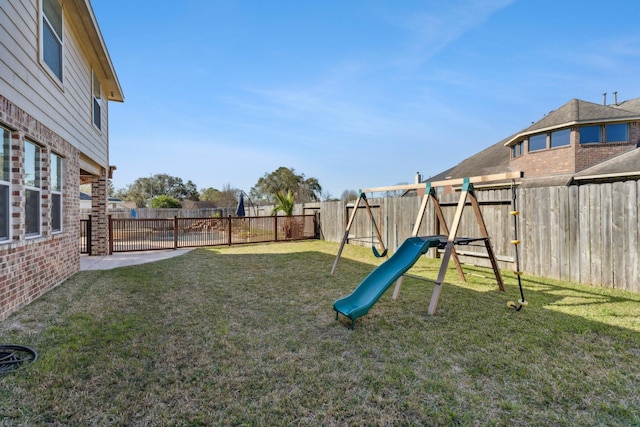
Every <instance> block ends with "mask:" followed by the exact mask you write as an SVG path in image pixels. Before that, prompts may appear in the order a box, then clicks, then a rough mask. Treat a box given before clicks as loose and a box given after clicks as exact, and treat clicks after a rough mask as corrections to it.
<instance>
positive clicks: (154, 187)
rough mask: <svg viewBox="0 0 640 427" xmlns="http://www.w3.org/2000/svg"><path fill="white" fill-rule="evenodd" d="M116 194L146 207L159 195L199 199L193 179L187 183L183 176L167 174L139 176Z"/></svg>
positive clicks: (178, 198) (179, 198) (180, 198)
mask: <svg viewBox="0 0 640 427" xmlns="http://www.w3.org/2000/svg"><path fill="white" fill-rule="evenodd" d="M116 195H117V196H118V197H120V198H121V199H123V200H125V201H127V202H135V203H136V206H138V207H145V206H146V205H147V203H148V202H149V201H150V200H152V199H153V198H154V197H157V196H163V195H165V196H170V197H173V198H174V199H177V200H198V199H199V193H198V189H197V187H196V185H195V184H194V183H193V182H192V181H187V183H186V184H185V183H184V182H183V181H182V178H177V177H174V176H171V175H167V174H156V175H153V176H151V177H148V178H147V177H143V178H138V179H136V180H135V181H134V183H133V184H131V185H129V186H128V187H127V188H126V189H124V190H119V191H118V192H117V193H116Z"/></svg>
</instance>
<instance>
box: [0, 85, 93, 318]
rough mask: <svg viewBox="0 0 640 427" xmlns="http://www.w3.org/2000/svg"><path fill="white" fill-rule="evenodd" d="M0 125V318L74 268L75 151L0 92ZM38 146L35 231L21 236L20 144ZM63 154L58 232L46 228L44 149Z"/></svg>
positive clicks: (76, 211)
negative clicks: (2, 216) (5, 211)
mask: <svg viewBox="0 0 640 427" xmlns="http://www.w3.org/2000/svg"><path fill="white" fill-rule="evenodd" d="M0 125H2V126H3V127H5V128H7V129H9V130H10V131H11V179H12V189H11V191H12V193H11V228H12V236H11V240H10V241H9V242H5V243H0V320H2V319H5V318H6V317H7V316H8V315H9V314H11V313H12V312H13V311H15V310H17V309H18V308H20V307H22V306H24V305H26V304H29V303H30V302H31V301H33V300H34V299H36V298H38V297H39V296H41V295H42V294H44V293H45V292H47V291H48V290H50V289H52V288H53V287H55V286H57V285H59V284H60V283H62V282H63V281H64V280H65V279H67V278H68V277H69V276H71V275H72V274H74V273H76V272H77V271H78V270H79V268H80V248H79V240H80V227H79V224H80V221H79V220H80V213H79V203H80V202H79V186H78V183H79V182H80V153H79V152H78V150H77V149H76V148H75V147H73V146H72V145H71V144H70V143H68V142H67V141H65V140H63V139H62V138H61V137H60V136H59V135H57V134H55V133H54V132H52V131H51V130H50V129H48V128H47V127H45V126H44V125H42V124H41V123H39V122H38V121H37V120H35V119H34V118H33V117H32V116H30V115H29V114H27V113H26V112H25V111H23V110H21V109H19V108H18V107H16V106H15V105H14V104H13V103H11V102H10V101H9V100H7V99H6V98H4V97H3V96H1V95H0ZM27 139H28V140H29V141H31V142H33V143H36V144H38V145H39V146H40V148H41V150H42V159H41V160H42V161H41V165H42V174H43V176H42V186H41V200H42V207H41V214H42V218H41V235H40V236H38V237H34V238H27V237H26V236H25V232H24V229H25V215H24V211H25V194H24V191H25V189H24V162H23V153H24V143H25V141H26V140H27ZM51 153H55V154H57V155H59V156H61V157H62V158H63V174H62V176H63V191H62V200H63V222H62V231H61V232H58V233H52V231H51V209H50V205H51V203H50V201H51V194H50V177H49V169H50V166H49V159H50V154H51Z"/></svg>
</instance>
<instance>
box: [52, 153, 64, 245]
mask: <svg viewBox="0 0 640 427" xmlns="http://www.w3.org/2000/svg"><path fill="white" fill-rule="evenodd" d="M51 231H52V232H53V233H57V232H60V231H62V157H60V156H58V155H57V154H53V153H51Z"/></svg>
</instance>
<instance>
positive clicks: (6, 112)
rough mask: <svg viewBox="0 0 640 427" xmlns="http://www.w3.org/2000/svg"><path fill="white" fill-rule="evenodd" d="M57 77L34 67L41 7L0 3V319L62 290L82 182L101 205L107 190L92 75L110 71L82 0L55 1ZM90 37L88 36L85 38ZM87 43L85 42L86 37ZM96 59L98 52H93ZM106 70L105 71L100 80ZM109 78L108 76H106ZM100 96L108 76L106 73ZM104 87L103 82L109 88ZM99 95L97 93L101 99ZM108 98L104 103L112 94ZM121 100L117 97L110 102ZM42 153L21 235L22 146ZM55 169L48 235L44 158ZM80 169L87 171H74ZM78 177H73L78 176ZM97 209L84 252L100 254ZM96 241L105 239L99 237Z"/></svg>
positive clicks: (103, 250) (73, 255) (33, 0)
mask: <svg viewBox="0 0 640 427" xmlns="http://www.w3.org/2000/svg"><path fill="white" fill-rule="evenodd" d="M61 3H62V8H63V27H62V28H63V60H62V66H63V71H62V73H63V78H62V82H60V81H59V80H58V79H57V78H56V77H54V75H53V73H51V72H50V70H49V68H48V66H47V65H46V64H45V63H44V62H42V61H41V59H40V45H39V40H40V36H39V34H40V26H41V17H40V12H39V9H40V0H15V1H14V0H12V1H2V2H0V125H2V126H3V127H4V128H5V129H7V130H9V132H10V135H11V166H10V167H11V187H10V191H11V199H10V209H11V210H10V212H9V214H10V227H11V233H10V234H11V235H10V238H9V240H8V241H3V242H0V320H1V319H5V318H6V317H7V316H9V315H10V314H11V313H12V312H14V311H15V310H17V309H18V308H20V307H22V306H24V305H26V304H28V303H30V302H31V301H33V300H34V299H36V298H38V297H39V296H41V295H42V294H44V293H45V292H47V291H48V290H50V289H52V288H54V287H55V286H57V285H59V284H60V283H62V282H63V281H64V280H65V279H67V278H68V277H69V276H71V275H73V274H74V273H76V272H77V271H78V270H79V269H80V247H79V242H80V227H79V224H80V221H79V220H80V209H79V185H80V182H81V179H85V182H86V181H87V180H93V181H92V189H93V192H94V194H96V195H97V196H98V197H104V198H105V202H106V188H107V182H108V178H109V176H108V174H109V171H110V167H109V147H108V97H106V96H105V94H104V93H103V96H102V103H101V104H102V105H101V118H102V120H101V127H100V129H98V128H97V127H96V126H94V124H93V119H92V105H93V104H92V103H93V98H92V71H93V70H94V69H95V70H96V72H97V73H98V76H99V77H101V78H103V77H104V75H102V76H101V75H100V74H101V73H102V74H105V73H107V74H109V73H110V72H111V71H112V68H111V64H110V60H107V62H108V63H105V62H104V56H103V55H102V54H103V53H104V54H105V55H106V57H107V58H108V53H107V52H100V51H101V50H102V49H104V45H103V44H97V43H96V41H95V40H96V39H95V37H96V32H97V33H98V36H97V37H100V36H99V29H97V28H95V29H93V28H87V27H86V25H87V23H89V24H88V25H91V22H94V21H91V19H93V16H86V15H91V14H92V11H91V8H90V4H89V3H88V2H87V3H85V2H84V1H83V0H62V1H61ZM94 30H95V32H94ZM91 37H93V38H91ZM96 52H97V53H96ZM105 70H106V71H105ZM110 70H111V71H110ZM107 77H109V79H111V80H108V81H107V82H105V81H102V84H103V88H104V87H105V86H107V85H108V84H112V85H113V84H114V83H113V79H115V80H116V83H115V85H116V89H117V90H118V91H119V84H118V83H117V77H116V76H115V75H111V74H109V75H108V76H107ZM108 82H110V83H108ZM103 92H104V90H103ZM112 96H113V95H112ZM115 99H116V100H121V99H122V96H121V93H116V94H115ZM27 140H28V141H30V142H32V143H34V144H36V145H38V146H39V147H40V149H41V152H42V159H41V168H42V169H41V170H42V183H41V193H40V196H41V197H40V206H41V218H40V221H39V223H40V227H41V232H40V234H39V235H38V236H37V237H27V236H26V235H25V217H26V215H25V209H26V191H25V185H24V182H25V179H24V175H25V170H24V168H25V166H24V159H23V156H24V147H25V141H27ZM51 153H55V154H56V155H58V156H60V157H61V158H62V159H63V161H62V165H63V166H62V169H63V173H62V180H63V182H62V193H61V194H62V212H63V213H62V231H60V232H56V233H53V232H52V229H51V223H52V218H51V187H50V182H51V181H50V176H49V171H50V165H49V162H50V155H51ZM81 165H86V167H85V171H86V169H87V168H91V169H92V170H90V171H86V172H88V173H89V175H87V174H86V173H85V172H83V171H81ZM81 174H82V176H81ZM103 206H104V203H101V202H100V200H97V198H96V201H95V203H94V207H93V210H94V212H95V213H96V214H97V215H98V216H100V215H101V216H102V217H98V218H96V221H95V223H96V224H95V225H94V230H92V231H93V233H94V236H95V237H96V243H95V244H94V246H92V251H93V252H92V253H94V254H96V255H106V254H107V251H108V245H106V244H105V243H104V242H105V240H106V238H107V237H106V236H107V233H106V230H105V227H104V224H106V223H107V216H106V209H103ZM99 233H103V234H104V235H100V234H99Z"/></svg>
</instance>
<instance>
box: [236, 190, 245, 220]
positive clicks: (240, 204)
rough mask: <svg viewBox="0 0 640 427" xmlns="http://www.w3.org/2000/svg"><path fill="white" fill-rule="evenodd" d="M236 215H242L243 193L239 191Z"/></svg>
mask: <svg viewBox="0 0 640 427" xmlns="http://www.w3.org/2000/svg"><path fill="white" fill-rule="evenodd" d="M236 216H244V195H243V194H242V193H240V200H239V201H238V207H237V208H236Z"/></svg>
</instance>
